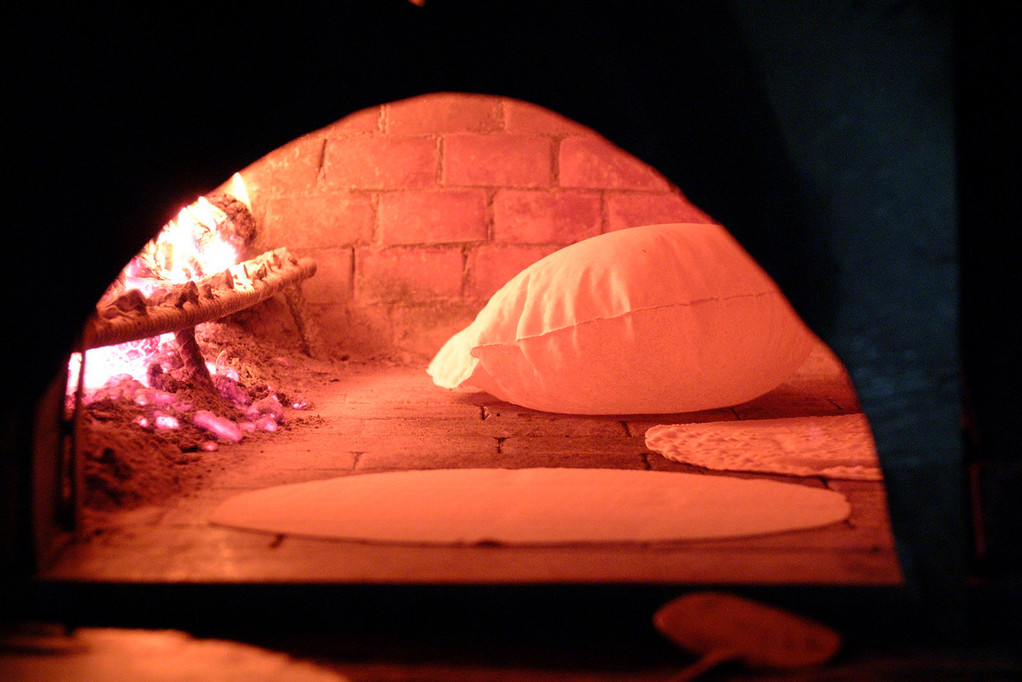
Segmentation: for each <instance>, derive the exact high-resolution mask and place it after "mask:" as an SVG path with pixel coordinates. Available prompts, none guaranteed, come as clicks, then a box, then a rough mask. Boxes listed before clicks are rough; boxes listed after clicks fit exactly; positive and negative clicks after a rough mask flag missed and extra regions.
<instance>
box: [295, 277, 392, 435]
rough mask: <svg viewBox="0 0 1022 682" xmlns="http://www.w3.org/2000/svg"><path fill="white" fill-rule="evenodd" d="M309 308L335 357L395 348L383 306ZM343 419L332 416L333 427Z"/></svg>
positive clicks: (368, 354)
mask: <svg viewBox="0 0 1022 682" xmlns="http://www.w3.org/2000/svg"><path fill="white" fill-rule="evenodd" d="M312 279H313V280H314V279H315V277H313V278H312ZM308 281H309V282H311V281H312V280H308ZM309 308H310V310H311V311H312V314H313V316H314V317H315V319H316V321H317V322H318V323H319V324H318V327H319V330H320V336H321V338H322V340H323V343H324V345H326V346H327V347H328V348H329V349H330V355H331V357H338V358H340V357H344V356H348V357H350V358H355V359H358V360H364V359H372V358H379V357H381V356H386V355H387V354H388V353H390V351H391V350H392V348H391V346H390V339H391V336H392V330H391V327H390V318H389V317H388V316H387V314H386V311H385V310H383V309H382V308H381V307H377V306H370V307H356V306H351V305H348V306H343V305H337V304H336V303H330V304H311V303H310V304H309ZM339 421H340V420H332V421H331V422H330V425H329V428H330V429H332V430H333V429H335V428H339V424H338V423H339Z"/></svg>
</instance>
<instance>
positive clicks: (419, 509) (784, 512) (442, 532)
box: [210, 469, 850, 545]
mask: <svg viewBox="0 0 1022 682" xmlns="http://www.w3.org/2000/svg"><path fill="white" fill-rule="evenodd" d="M849 512H850V507H849V504H848V500H847V499H846V498H845V497H844V495H841V494H840V493H836V492H833V491H831V490H827V489H824V488H813V487H809V486H804V485H796V484H789V483H779V482H776V481H770V480H760V479H740V478H732V477H727V476H712V475H699V474H682V473H666V472H653V471H629V470H616V469H443V470H418V471H401V472H392V473H377V474H362V475H352V476H345V477H342V478H333V479H328V480H321V481H311V482H305V483H297V484H291V485H283V486H277V487H273V488H267V489H263V490H256V491H252V492H246V493H242V494H240V495H237V496H236V497H233V498H230V499H228V500H226V501H225V502H224V503H222V504H221V505H220V506H219V507H218V508H217V509H215V510H214V512H213V514H212V516H211V518H210V521H211V522H212V523H214V524H217V525H221V526H229V527H233V528H240V529H247V530H254V531H262V532H267V533H274V534H284V535H301V536H311V537H318V538H331V539H339V540H358V541H376V542H388V543H413V544H431V545H435V544H440V545H461V544H477V543H483V542H489V543H498V544H508V545H530V544H567V543H599V542H655V541H678V540H705V539H716V538H734V537H743V536H750V535H762V534H768V533H778V532H783V531H792V530H801V529H807V528H816V527H820V526H825V525H828V524H832V523H836V522H840V521H843V520H845V519H846V518H847V517H848V514H849Z"/></svg>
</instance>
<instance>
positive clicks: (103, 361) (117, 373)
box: [67, 334, 174, 393]
mask: <svg viewBox="0 0 1022 682" xmlns="http://www.w3.org/2000/svg"><path fill="white" fill-rule="evenodd" d="M173 343H174V335H173V334H163V335H162V336H154V337H152V338H148V339H141V340H139V341H129V342H127V343H121V344H118V345H116V346H104V347H102V348H93V349H91V350H90V351H88V355H87V357H86V363H85V377H84V381H83V388H84V389H85V391H86V392H87V393H91V392H93V391H96V390H98V389H100V388H102V387H103V386H105V385H106V384H108V383H110V382H111V381H112V380H113V379H114V378H115V377H121V378H124V379H127V378H131V379H134V380H135V381H137V382H138V383H140V384H143V385H145V386H148V385H149V381H148V378H147V376H146V375H147V372H148V369H149V365H150V363H151V362H152V361H153V358H154V357H155V356H156V355H157V354H159V353H161V352H165V349H166V347H167V344H173ZM81 367H82V354H81V353H72V354H71V360H70V361H69V362H68V366H67V370H68V387H69V388H70V389H71V390H73V389H74V388H75V387H77V386H78V379H79V373H80V372H81Z"/></svg>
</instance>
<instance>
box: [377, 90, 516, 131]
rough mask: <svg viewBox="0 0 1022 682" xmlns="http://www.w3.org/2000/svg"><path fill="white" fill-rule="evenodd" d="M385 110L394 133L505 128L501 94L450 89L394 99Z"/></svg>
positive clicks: (496, 129)
mask: <svg viewBox="0 0 1022 682" xmlns="http://www.w3.org/2000/svg"><path fill="white" fill-rule="evenodd" d="M384 111H385V121H386V131H387V133H388V134H390V135H431V134H443V133H454V132H472V133H492V132H496V131H498V130H500V129H501V115H502V113H503V112H502V110H501V106H500V99H499V98H497V97H490V96H487V95H470V94H465V93H450V92H443V93H433V94H430V95H423V96H421V97H413V98H411V99H406V100H402V101H400V102H394V103H391V104H388V105H386V106H385V108H384Z"/></svg>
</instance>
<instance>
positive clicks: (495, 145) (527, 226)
mask: <svg viewBox="0 0 1022 682" xmlns="http://www.w3.org/2000/svg"><path fill="white" fill-rule="evenodd" d="M241 175H242V177H243V178H244V180H245V182H246V185H247V187H248V190H249V193H250V196H251V200H252V208H253V212H254V214H255V216H256V219H257V221H258V223H259V229H260V232H259V238H258V242H257V244H256V246H257V247H258V248H260V249H270V248H275V247H278V246H286V247H288V248H289V249H291V250H292V251H293V252H294V253H296V254H298V255H301V256H310V257H312V258H314V259H315V260H316V262H317V264H318V271H317V274H316V276H315V277H314V278H312V279H311V280H309V281H307V282H306V283H305V284H304V285H303V291H304V293H305V297H306V300H307V301H308V303H309V307H310V308H311V310H312V311H313V312H314V315H315V317H314V320H315V321H316V322H317V323H318V326H319V327H320V329H321V334H322V336H323V337H324V340H325V341H327V343H328V346H329V348H331V349H333V350H334V351H335V352H336V354H337V355H350V356H353V357H379V356H396V355H404V356H405V357H408V356H413V357H414V356H429V355H432V354H433V353H435V352H436V350H438V349H439V347H440V345H441V344H442V343H443V342H444V341H445V340H446V339H447V338H448V337H449V336H450V335H451V334H453V333H455V332H456V331H458V330H459V329H461V328H462V327H463V326H465V325H467V324H468V323H469V322H471V320H472V319H473V317H474V316H475V314H476V313H477V312H478V311H479V309H480V308H481V307H482V306H483V305H484V304H485V303H486V301H487V299H488V298H489V296H490V295H491V294H493V292H495V291H496V290H497V289H498V288H499V287H500V286H501V285H503V284H504V283H505V282H506V281H507V280H509V279H510V278H511V277H512V276H514V274H515V273H517V272H518V271H520V270H521V269H522V268H524V267H526V266H528V265H529V264H531V263H533V262H535V261H537V260H539V259H540V258H542V257H543V256H545V255H547V254H549V253H551V252H553V251H555V250H556V249H558V248H560V247H563V246H566V245H568V244H571V243H573V242H576V241H578V240H580V239H584V238H586V237H591V236H594V235H597V234H600V233H603V232H609V231H612V230H618V229H622V228H626V227H632V226H636V225H647V224H653V223H659V222H676V221H677V222H684V221H692V222H705V221H709V218H708V217H707V216H706V215H705V214H703V213H702V212H701V211H699V210H698V209H697V208H695V207H694V206H692V205H691V204H690V203H689V202H688V201H687V200H686V199H685V197H684V196H683V195H682V194H681V192H680V191H679V190H678V189H677V188H676V187H673V186H672V185H671V184H670V183H668V182H667V181H666V179H665V178H664V177H663V176H661V175H660V174H659V173H657V172H656V171H655V170H654V169H652V168H650V167H649V166H647V165H646V164H644V163H642V162H641V161H639V160H638V159H636V158H634V157H632V156H630V155H628V154H626V153H625V152H624V151H622V150H621V149H619V148H617V147H615V146H614V145H612V144H611V143H610V142H608V141H607V140H606V139H604V138H602V137H600V136H599V135H598V134H597V133H596V132H594V131H592V130H590V129H588V128H585V127H583V126H581V125H579V124H576V123H574V122H572V121H569V120H567V119H565V118H563V117H561V116H559V115H557V114H555V113H553V112H550V111H548V110H546V109H543V108H541V107H538V106H535V105H532V104H528V103H525V102H521V101H517V100H511V99H505V98H499V97H490V96H482V95H464V94H450V93H439V94H433V95H425V96H422V97H417V98H413V99H410V100H405V101H401V102H394V103H390V104H383V105H380V106H378V107H374V108H372V109H367V110H364V111H361V112H358V113H355V114H352V115H350V116H348V117H346V118H344V119H342V120H340V121H338V122H337V123H335V124H332V125H330V126H327V127H326V128H323V129H321V130H317V131H314V132H311V133H309V134H308V135H305V136H303V137H301V138H299V139H297V140H295V141H293V142H291V143H289V144H287V145H285V146H284V147H281V148H280V149H277V150H275V151H273V152H271V153H270V154H268V155H267V156H265V157H264V158H262V159H261V160H259V161H258V162H256V163H254V164H252V165H251V166H250V167H248V168H246V169H244V170H243V171H242V172H241Z"/></svg>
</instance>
